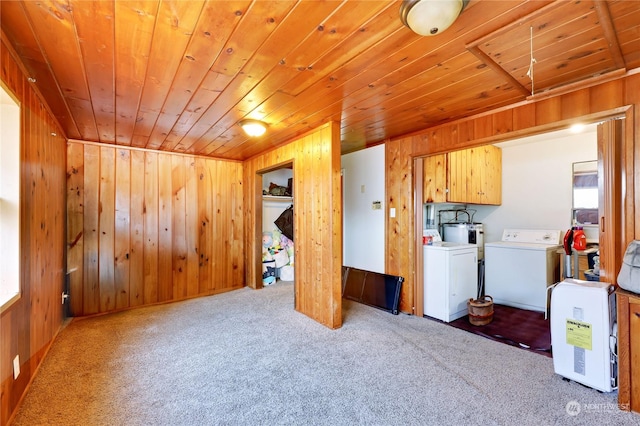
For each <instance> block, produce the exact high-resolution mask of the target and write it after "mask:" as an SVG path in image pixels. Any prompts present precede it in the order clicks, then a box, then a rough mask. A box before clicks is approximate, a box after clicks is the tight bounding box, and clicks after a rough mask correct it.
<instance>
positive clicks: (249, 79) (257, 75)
mask: <svg viewBox="0 0 640 426" xmlns="http://www.w3.org/2000/svg"><path fill="white" fill-rule="evenodd" d="M336 5H338V3H331V2H329V3H320V4H318V3H311V2H303V3H298V4H296V6H295V7H294V8H293V9H291V10H290V11H289V13H288V14H287V15H286V16H285V17H284V18H283V19H282V22H280V24H279V25H278V27H277V28H276V29H275V31H273V32H272V33H271V34H270V35H269V37H268V38H267V39H266V40H265V42H264V43H263V44H262V46H260V47H259V49H258V50H257V51H256V52H255V55H253V56H252V57H251V59H250V60H249V61H247V63H246V65H245V67H244V68H243V69H242V76H240V78H238V79H237V80H235V81H234V92H239V93H246V95H245V96H244V97H242V98H240V99H238V100H235V101H230V103H231V102H235V104H234V107H233V108H232V109H230V110H229V111H227V113H226V114H225V115H224V116H222V117H220V118H219V119H218V121H217V122H216V123H215V124H214V125H213V126H212V127H210V129H209V130H208V131H207V132H206V133H205V134H203V135H202V136H201V137H200V138H198V140H196V142H195V143H196V144H197V145H196V146H195V147H194V149H199V147H201V146H202V144H203V143H204V142H208V141H211V140H215V139H216V138H217V137H218V135H221V134H223V133H224V132H225V131H226V130H227V129H229V128H231V127H233V126H234V125H235V124H236V123H237V121H238V120H239V119H240V118H243V117H245V116H247V115H248V113H249V112H250V111H252V110H254V109H255V107H256V105H259V104H260V103H261V102H262V101H263V100H264V99H265V97H268V96H270V95H271V94H272V93H273V92H274V90H275V86H274V87H273V89H269V88H266V87H263V86H264V82H265V80H267V77H268V76H273V75H275V76H276V77H278V78H283V76H284V78H286V79H287V80H288V79H289V78H290V77H286V75H287V74H289V73H298V72H299V71H298V70H295V69H293V67H292V66H291V65H287V64H286V61H283V60H282V59H280V60H277V61H276V60H274V58H279V57H281V58H284V57H285V56H286V55H287V54H288V52H290V51H291V50H293V49H295V48H296V47H297V46H299V45H300V44H301V43H303V42H304V41H305V39H308V38H309V36H308V31H311V32H312V33H313V32H316V31H315V30H316V27H317V25H318V23H319V22H322V20H324V19H325V18H326V17H327V16H328V15H330V14H331V13H332V12H333V11H334V10H335V8H336ZM253 118H256V119H261V118H262V116H261V115H260V114H259V113H258V115H257V116H254V117H253ZM187 149H191V147H187Z"/></svg>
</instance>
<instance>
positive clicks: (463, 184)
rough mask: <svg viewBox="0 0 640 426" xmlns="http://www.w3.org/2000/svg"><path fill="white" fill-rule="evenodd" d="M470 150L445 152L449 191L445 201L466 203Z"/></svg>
mask: <svg viewBox="0 0 640 426" xmlns="http://www.w3.org/2000/svg"><path fill="white" fill-rule="evenodd" d="M470 163H471V150H470V149H463V150H462V151H453V152H450V153H449V154H447V183H448V188H449V192H448V193H447V201H449V202H452V203H468V202H471V201H469V200H468V195H467V192H468V191H467V186H468V182H469V181H470V179H471V176H470V173H469V170H470V166H471V164H470Z"/></svg>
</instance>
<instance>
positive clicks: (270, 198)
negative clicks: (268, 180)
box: [262, 195, 293, 203]
mask: <svg viewBox="0 0 640 426" xmlns="http://www.w3.org/2000/svg"><path fill="white" fill-rule="evenodd" d="M262 200H263V201H282V202H286V203H292V202H293V197H283V196H278V195H263V196H262Z"/></svg>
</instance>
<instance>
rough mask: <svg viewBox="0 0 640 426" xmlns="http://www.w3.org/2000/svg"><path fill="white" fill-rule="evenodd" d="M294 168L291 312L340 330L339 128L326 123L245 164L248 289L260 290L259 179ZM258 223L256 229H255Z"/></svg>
mask: <svg viewBox="0 0 640 426" xmlns="http://www.w3.org/2000/svg"><path fill="white" fill-rule="evenodd" d="M290 163H293V196H294V203H293V204H294V225H295V231H294V232H295V234H294V250H295V253H294V259H295V261H294V262H295V263H294V271H295V284H294V287H295V289H294V291H295V309H296V310H297V311H299V312H302V313H303V314H305V315H307V316H309V317H311V318H313V319H314V320H316V321H318V322H320V323H321V324H324V325H326V326H327V327H329V328H338V327H340V326H342V283H341V277H342V204H341V203H342V202H341V197H340V190H341V189H340V128H339V126H338V125H337V124H336V123H328V124H326V125H324V126H321V127H320V128H318V129H317V130H314V131H312V132H310V133H309V134H307V135H305V136H302V137H300V138H298V139H296V140H294V141H293V142H291V143H289V144H287V145H284V146H282V147H279V148H276V149H274V150H272V151H270V152H267V153H264V154H261V155H258V156H256V157H254V158H252V159H249V160H247V161H245V163H244V181H245V183H246V184H245V187H244V188H245V194H244V195H245V197H244V198H245V200H246V216H245V218H246V219H245V230H246V241H245V247H246V256H245V264H246V265H247V271H246V276H247V279H246V281H247V285H250V286H251V287H254V288H260V287H261V286H262V278H261V276H260V275H259V274H258V272H260V271H261V261H262V258H261V241H262V238H261V233H262V225H261V224H262V217H261V214H260V211H261V206H262V197H261V191H262V179H261V178H260V177H259V175H258V174H259V173H261V172H266V171H269V170H273V169H276V168H278V166H280V165H283V164H290ZM256 224H259V225H258V226H256Z"/></svg>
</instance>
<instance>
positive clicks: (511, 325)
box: [449, 305, 551, 357]
mask: <svg viewBox="0 0 640 426" xmlns="http://www.w3.org/2000/svg"><path fill="white" fill-rule="evenodd" d="M449 325H450V326H452V327H455V328H459V329H462V330H466V331H469V332H471V333H474V334H477V335H479V336H484V337H486V338H489V339H492V340H496V341H498V342H502V343H506V344H508V345H511V346H517V347H519V348H522V349H525V350H528V351H532V352H536V353H539V354H543V355H546V356H548V357H551V324H550V322H549V320H545V319H544V312H536V311H527V310H525V309H518V308H513V307H511V306H503V305H494V306H493V321H491V322H490V323H489V324H487V325H481V326H476V325H472V324H471V323H469V317H468V316H467V315H465V316H464V317H462V318H458V319H457V320H455V321H451V322H450V323H449Z"/></svg>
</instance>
